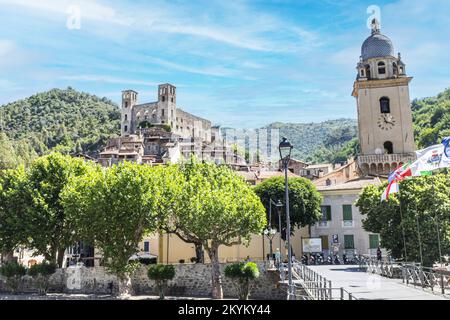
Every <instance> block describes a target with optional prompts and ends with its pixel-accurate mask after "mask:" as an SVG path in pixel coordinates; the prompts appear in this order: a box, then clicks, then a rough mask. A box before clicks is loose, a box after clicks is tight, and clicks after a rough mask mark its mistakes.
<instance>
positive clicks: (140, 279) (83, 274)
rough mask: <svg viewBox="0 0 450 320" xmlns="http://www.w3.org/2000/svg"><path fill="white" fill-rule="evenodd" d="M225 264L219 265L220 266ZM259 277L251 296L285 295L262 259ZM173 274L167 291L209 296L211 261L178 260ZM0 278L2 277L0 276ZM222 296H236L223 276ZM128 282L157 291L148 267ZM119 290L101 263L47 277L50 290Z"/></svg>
mask: <svg viewBox="0 0 450 320" xmlns="http://www.w3.org/2000/svg"><path fill="white" fill-rule="evenodd" d="M225 266H226V265H225V264H222V265H221V270H222V274H223V269H224V268H225ZM258 267H259V270H260V278H259V279H257V280H256V281H255V283H254V285H253V289H252V295H251V299H261V300H278V299H282V300H285V299H286V289H285V288H283V287H281V286H280V284H279V280H280V275H279V273H278V271H268V270H266V267H265V264H264V262H260V263H258ZM175 270H176V275H175V278H174V279H173V280H171V281H169V283H168V292H167V295H170V296H184V297H190V296H191V297H210V296H211V289H212V288H211V265H209V264H180V265H175ZM0 279H1V278H0ZM2 280H3V281H0V292H6V291H7V289H6V287H5V283H4V279H2ZM222 282H223V290H224V296H225V297H236V293H235V289H234V286H233V283H232V282H231V280H230V279H227V278H225V277H224V276H223V278H222ZM131 285H132V288H133V291H134V294H136V295H157V292H156V288H155V286H154V282H153V281H151V280H149V279H148V277H147V268H146V267H142V268H140V269H138V270H137V271H136V272H135V274H134V275H133V276H132V277H131ZM118 291H119V281H118V279H117V277H116V276H113V275H110V274H108V273H107V272H106V271H105V269H104V268H103V267H95V268H85V267H81V268H67V269H58V270H57V271H56V273H55V274H54V275H52V276H51V278H50V292H55V293H79V294H110V293H111V292H112V293H117V292H118ZM20 292H22V293H34V292H37V286H36V283H35V281H34V279H33V278H31V277H29V276H25V277H23V278H22V283H21V288H20Z"/></svg>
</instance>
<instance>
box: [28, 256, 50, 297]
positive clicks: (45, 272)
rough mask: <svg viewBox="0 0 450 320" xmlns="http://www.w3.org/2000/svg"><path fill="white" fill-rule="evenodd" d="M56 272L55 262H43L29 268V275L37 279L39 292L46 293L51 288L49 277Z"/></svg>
mask: <svg viewBox="0 0 450 320" xmlns="http://www.w3.org/2000/svg"><path fill="white" fill-rule="evenodd" d="M55 272H56V265H55V264H53V263H48V262H45V261H44V262H42V263H40V264H35V265H34V266H32V267H31V268H30V269H29V270H28V275H29V276H31V277H33V278H34V279H35V280H36V284H37V286H38V290H39V294H42V295H46V294H47V292H48V289H49V279H50V276H51V275H52V274H54V273H55Z"/></svg>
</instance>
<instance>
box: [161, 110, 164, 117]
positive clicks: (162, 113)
mask: <svg viewBox="0 0 450 320" xmlns="http://www.w3.org/2000/svg"><path fill="white" fill-rule="evenodd" d="M161 116H163V117H164V109H162V110H161Z"/></svg>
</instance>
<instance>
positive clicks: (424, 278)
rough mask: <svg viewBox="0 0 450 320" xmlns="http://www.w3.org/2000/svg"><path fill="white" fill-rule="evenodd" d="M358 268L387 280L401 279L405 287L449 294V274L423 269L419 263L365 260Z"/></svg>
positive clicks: (447, 272)
mask: <svg viewBox="0 0 450 320" xmlns="http://www.w3.org/2000/svg"><path fill="white" fill-rule="evenodd" d="M360 268H366V271H367V272H369V273H374V274H378V275H380V276H383V277H387V278H395V279H402V281H403V283H404V284H406V285H412V286H414V287H421V288H423V289H427V290H431V292H432V293H438V294H442V295H449V294H450V272H449V271H444V270H435V269H432V268H427V267H423V266H422V265H421V264H420V263H414V262H399V261H396V260H393V259H385V260H381V261H379V260H377V259H376V258H367V259H364V260H362V261H361V264H360Z"/></svg>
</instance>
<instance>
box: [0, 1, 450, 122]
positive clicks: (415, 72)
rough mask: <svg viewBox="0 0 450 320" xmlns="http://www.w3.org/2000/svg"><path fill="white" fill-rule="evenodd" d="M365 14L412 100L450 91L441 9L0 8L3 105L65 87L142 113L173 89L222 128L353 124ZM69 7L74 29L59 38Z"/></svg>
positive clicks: (325, 4)
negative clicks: (126, 101)
mask: <svg viewBox="0 0 450 320" xmlns="http://www.w3.org/2000/svg"><path fill="white" fill-rule="evenodd" d="M370 5H377V6H379V7H380V8H381V24H382V32H383V33H384V34H386V35H387V36H389V37H390V38H391V39H392V40H393V42H394V46H395V50H396V51H400V52H401V53H402V57H403V60H404V62H405V63H406V65H407V72H408V74H409V75H411V76H413V77H414V80H413V82H412V84H411V97H412V98H416V97H425V96H432V95H435V94H437V93H438V92H440V91H442V90H444V89H445V88H447V87H449V86H450V85H449V79H450V54H449V52H450V18H449V13H450V2H449V1H447V0H430V1H421V0H398V1H377V2H375V1H356V0H355V1H353V0H340V1H331V0H323V1H319V0H304V1H303V0H253V1H251V0H233V1H228V0H222V1H219V0H204V1H203V0H197V1H195V0H192V1H182V0H172V1H160V0H148V1H144V0H133V1H125V0H123V1H118V0H39V1H34V0H0V8H1V10H0V30H1V31H0V103H1V104H3V103H7V102H10V101H14V100H16V99H19V98H24V97H27V96H29V95H32V94H34V93H36V92H39V91H44V90H48V89H51V88H55V87H58V88H65V87H67V86H72V87H74V88H75V89H77V90H82V91H87V92H90V93H94V94H97V95H100V96H106V97H108V98H110V99H112V100H113V101H115V102H119V101H120V92H121V91H122V90H124V89H134V90H136V91H138V92H139V100H140V102H150V101H154V100H155V99H156V93H157V90H156V86H157V85H158V84H159V83H166V82H170V83H172V84H174V85H176V86H177V87H178V98H177V99H178V105H179V106H180V107H182V108H183V109H185V110H186V111H189V112H192V113H194V114H197V115H199V116H202V117H206V118H208V119H210V120H212V121H213V122H214V123H215V124H221V125H224V126H234V127H250V128H255V127H258V126H261V125H264V124H268V123H271V122H274V121H282V122H317V121H323V120H328V119H336V118H342V117H346V118H356V105H355V101H354V99H353V98H352V97H351V95H350V94H351V90H352V85H353V81H354V79H355V76H356V70H355V66H356V63H357V62H358V59H359V55H360V47H361V44H362V42H363V41H364V39H365V38H366V37H367V36H369V34H370V30H368V28H367V26H366V21H367V19H368V18H369V16H370V14H368V13H367V8H368V6H370ZM73 6H75V8H79V9H80V14H81V15H80V17H81V20H80V21H81V28H80V29H70V28H67V21H68V19H69V18H70V17H71V12H72V13H73V12H74V11H71V8H72V9H73ZM70 21H73V20H70Z"/></svg>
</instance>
